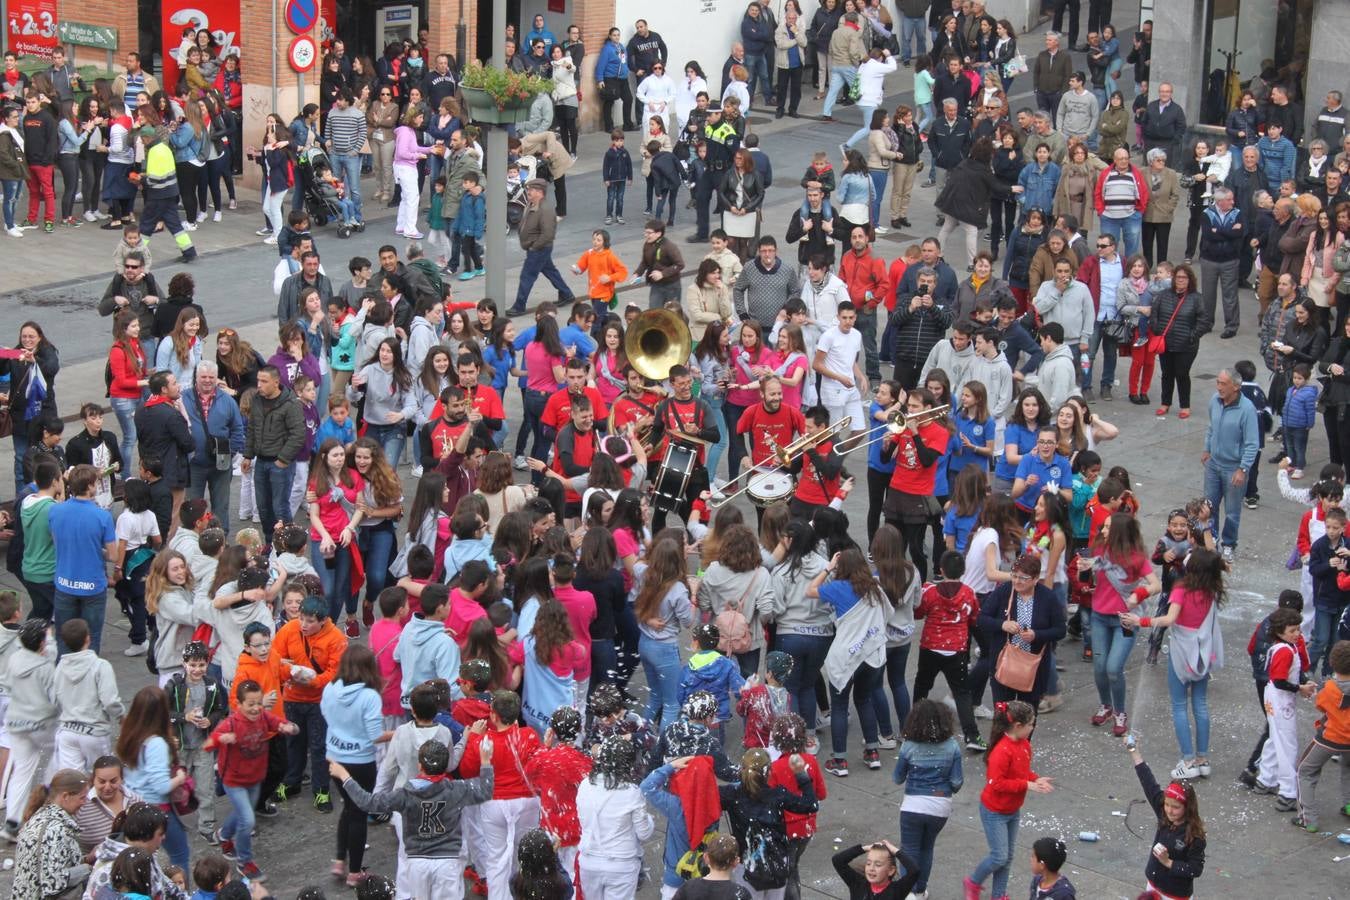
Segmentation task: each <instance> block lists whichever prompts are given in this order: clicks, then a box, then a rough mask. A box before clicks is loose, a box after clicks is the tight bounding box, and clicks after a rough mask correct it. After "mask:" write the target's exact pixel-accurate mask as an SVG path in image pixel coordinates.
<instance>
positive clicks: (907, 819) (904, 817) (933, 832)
mask: <svg viewBox="0 0 1350 900" xmlns="http://www.w3.org/2000/svg"><path fill="white" fill-rule="evenodd" d="M906 21H908V20H906ZM946 824H947V819H946V817H944V816H930V815H928V814H927V813H916V812H905V811H904V810H901V811H900V849H901V850H903V851H905V855H906V856H908V857H909V858H910V859H912V860H914V861H915V862H916V863H918V864H919V880H918V881H916V882H914V893H916V894H921V893H923V892H924V891H925V890H927V889H928V876H929V875H931V874H932V872H933V847H934V846H935V845H936V844H937V836H938V834H939V833H940V832H941V831H942V829H943V827H944V826H945V825H946Z"/></svg>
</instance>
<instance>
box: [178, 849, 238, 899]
mask: <svg viewBox="0 0 1350 900" xmlns="http://www.w3.org/2000/svg"><path fill="white" fill-rule="evenodd" d="M230 869H231V866H230V861H229V860H228V859H226V858H225V857H223V856H221V855H220V854H219V853H208V854H206V855H205V856H203V857H201V858H200V859H198V860H197V861H196V862H195V863H193V864H192V883H193V884H195V885H197V891H196V893H194V894H193V895H192V900H216V895H217V894H219V893H220V890H221V888H223V887H225V885H226V884H228V883H229V881H230ZM165 874H166V875H167V874H168V871H167V870H166V871H165ZM184 890H186V888H184Z"/></svg>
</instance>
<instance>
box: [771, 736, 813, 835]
mask: <svg viewBox="0 0 1350 900" xmlns="http://www.w3.org/2000/svg"><path fill="white" fill-rule="evenodd" d="M802 759H803V760H804V761H805V762H806V772H807V774H808V775H810V776H811V786H812V787H814V788H815V790H816V799H817V800H824V799H825V776H823V775H821V774H820V763H819V762H817V761H816V758H815V757H814V756H812V755H811V754H810V753H803V754H802ZM769 787H780V788H786V789H787V790H789V791H791V792H792V793H794V794H797V795H798V796H800V795H801V792H802V791H801V788H799V787H798V786H797V774H796V773H795V772H793V771H792V763H791V761H790V758H789V757H787V756H780V757H778V758H777V759H776V760H774V761H773V764H772V765H771V766H769ZM783 824H784V825H785V826H787V834H788V837H790V838H809V837H811V836H812V835H814V834H815V833H816V814H815V813H794V812H784V813H783Z"/></svg>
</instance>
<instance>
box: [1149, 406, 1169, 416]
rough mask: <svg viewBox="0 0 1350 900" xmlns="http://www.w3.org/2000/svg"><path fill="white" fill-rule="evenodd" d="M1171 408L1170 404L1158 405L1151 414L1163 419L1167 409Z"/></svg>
mask: <svg viewBox="0 0 1350 900" xmlns="http://www.w3.org/2000/svg"><path fill="white" fill-rule="evenodd" d="M1171 408H1172V407H1170V406H1160V407H1158V408H1157V409H1155V410H1154V411H1153V414H1154V415H1155V416H1157V417H1158V418H1160V419H1164V418H1166V417H1167V411H1168V410H1169V409H1171Z"/></svg>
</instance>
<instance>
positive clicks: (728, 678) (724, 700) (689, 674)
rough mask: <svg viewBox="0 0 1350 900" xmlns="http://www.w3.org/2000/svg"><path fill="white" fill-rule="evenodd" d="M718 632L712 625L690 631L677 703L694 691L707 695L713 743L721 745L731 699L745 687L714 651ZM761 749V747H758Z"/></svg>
mask: <svg viewBox="0 0 1350 900" xmlns="http://www.w3.org/2000/svg"><path fill="white" fill-rule="evenodd" d="M721 640H722V632H721V630H720V629H719V628H718V627H717V625H716V624H715V623H713V622H705V623H704V624H702V625H697V626H695V627H694V634H693V646H691V647H690V648H689V649H690V650H691V651H693V652H692V655H691V656H690V657H689V661H688V662H687V663H685V665H684V671H683V673H682V674H681V676H680V702H681V703H683V702H684V701H685V700H687V699H688V698H689V695H690V694H692V693H693V692H694V691H707V692H708V693H710V694H712V695H713V696H714V697H716V698H717V739H718V740H719V741H721V742H722V743H724V744H725V742H726V723H727V720H728V719H730V718H731V695H732V694H736V695H738V696H739V694H740V692H741V689H742V688H744V687H745V686H746V683H747V682H746V680H745V679H744V678H742V677H741V670H740V667H739V666H738V665H737V664H736V663H734V662H732V661H731V660H730V659H727V658H726V657H725V656H723V655H722V654H721V653H719V652H718V651H717V645H718V643H720V642H721ZM761 746H762V745H761Z"/></svg>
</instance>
